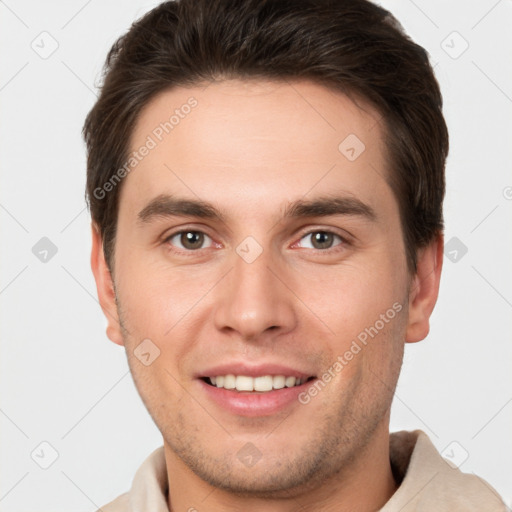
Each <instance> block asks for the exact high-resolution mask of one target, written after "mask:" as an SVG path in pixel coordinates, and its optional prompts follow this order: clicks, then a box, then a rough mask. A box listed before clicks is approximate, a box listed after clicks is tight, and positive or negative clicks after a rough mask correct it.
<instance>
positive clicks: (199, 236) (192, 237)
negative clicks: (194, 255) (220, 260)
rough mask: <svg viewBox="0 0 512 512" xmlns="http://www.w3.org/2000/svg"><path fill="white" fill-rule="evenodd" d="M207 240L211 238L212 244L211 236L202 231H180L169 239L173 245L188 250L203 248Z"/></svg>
mask: <svg viewBox="0 0 512 512" xmlns="http://www.w3.org/2000/svg"><path fill="white" fill-rule="evenodd" d="M206 240H209V242H210V245H209V246H211V238H210V237H209V236H208V235H205V234H204V233H202V232H201V231H180V232H179V233H175V234H174V235H172V236H170V237H169V238H168V239H167V241H168V242H169V243H170V244H171V245H174V246H176V247H178V248H179V249H185V250H187V251H194V250H197V249H203V248H204V247H203V245H204V243H205V241H206Z"/></svg>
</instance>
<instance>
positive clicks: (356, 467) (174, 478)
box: [164, 424, 397, 512]
mask: <svg viewBox="0 0 512 512" xmlns="http://www.w3.org/2000/svg"><path fill="white" fill-rule="evenodd" d="M164 447H165V459H166V465H167V473H168V483H169V495H168V506H169V510H170V511H171V512H177V511H181V510H183V511H185V510H186V511H201V510H208V511H209V512H231V511H237V510H244V511H245V512H263V511H264V512H295V511H297V510H298V509H300V510H301V512H307V511H315V512H316V511H318V512H330V511H337V512H345V511H346V512H348V511H350V512H370V511H375V510H378V509H380V508H381V507H383V506H384V504H385V503H386V502H387V501H388V500H389V498H390V497H391V496H392V495H393V493H394V492H395V491H396V489H397V484H396V482H395V480H394V478H393V474H392V470H391V465H390V461H389V431H388V425H387V424H386V425H385V429H384V428H381V429H380V430H379V431H376V432H375V435H374V436H373V437H372V439H371V440H370V442H369V443H367V445H366V446H365V448H364V449H362V450H361V451H360V452H359V453H357V455H356V457H354V460H353V461H352V462H351V463H350V466H349V467H344V468H342V470H341V471H340V472H338V473H337V474H335V475H333V476H332V477H331V478H329V479H328V480H324V481H323V482H321V483H320V484H318V485H315V486H313V487H311V488H304V487H302V488H301V489H294V490H292V491H290V492H289V493H287V497H285V498H283V497H279V498H275V499H272V498H265V499H264V498H260V497H250V496H249V497H248V496H239V495H235V494H232V493H230V492H228V491H226V490H223V489H218V488H215V487H213V486H211V485H210V484H208V483H207V482H205V481H204V480H202V479H201V478H199V477H198V476H197V475H195V474H194V473H193V472H192V471H191V470H190V469H189V468H188V467H187V466H186V465H185V464H184V463H183V461H182V460H181V459H180V458H179V457H177V456H176V454H175V453H174V452H173V451H172V450H171V448H170V447H169V445H168V444H167V443H164Z"/></svg>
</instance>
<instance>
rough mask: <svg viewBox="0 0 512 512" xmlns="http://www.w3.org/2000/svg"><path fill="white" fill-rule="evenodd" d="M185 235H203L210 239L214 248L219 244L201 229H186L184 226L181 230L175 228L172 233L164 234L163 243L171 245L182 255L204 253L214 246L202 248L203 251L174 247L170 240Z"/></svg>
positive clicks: (189, 227)
mask: <svg viewBox="0 0 512 512" xmlns="http://www.w3.org/2000/svg"><path fill="white" fill-rule="evenodd" d="M183 233H201V234H203V235H204V236H206V237H208V238H209V239H210V240H211V242H212V246H214V245H216V244H217V245H218V242H216V241H215V240H214V238H213V237H212V236H211V235H209V234H208V233H207V232H206V231H205V230H204V229H199V228H197V227H191V226H185V227H183V226H182V227H180V228H175V230H171V231H170V232H169V231H167V232H166V233H164V234H163V235H162V243H163V244H168V245H170V246H171V247H172V250H173V251H175V252H179V253H182V254H183V253H187V254H191V253H198V252H200V251H202V250H204V249H211V247H212V246H210V247H201V249H195V250H193V249H181V248H180V247H176V246H174V245H172V244H171V243H170V240H171V239H172V238H174V237H175V236H177V235H181V234H183Z"/></svg>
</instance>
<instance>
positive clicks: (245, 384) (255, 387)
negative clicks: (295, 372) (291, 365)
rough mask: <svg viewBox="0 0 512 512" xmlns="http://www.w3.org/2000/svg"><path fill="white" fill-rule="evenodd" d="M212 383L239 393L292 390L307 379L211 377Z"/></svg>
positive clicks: (241, 376)
mask: <svg viewBox="0 0 512 512" xmlns="http://www.w3.org/2000/svg"><path fill="white" fill-rule="evenodd" d="M209 379H210V382H211V383H212V384H213V385H214V386H217V387H218V388H225V389H236V390H237V391H271V390H272V389H282V388H284V387H287V388H291V387H293V386H299V385H300V384H302V383H303V382H306V380H307V379H306V378H303V379H298V378H296V377H285V376H284V375H274V376H272V375H263V376H261V377H249V376H247V375H231V374H230V375H217V376H216V377H209Z"/></svg>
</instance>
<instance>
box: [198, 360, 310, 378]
mask: <svg viewBox="0 0 512 512" xmlns="http://www.w3.org/2000/svg"><path fill="white" fill-rule="evenodd" d="M229 374H231V375H247V376H248V377H260V376H262V375H272V376H273V377H274V376H276V375H284V376H285V377H295V378H297V379H304V378H308V377H312V376H314V375H315V374H314V373H306V372H303V371H301V370H297V369H294V368H291V367H289V366H285V365H282V364H274V363H265V364H258V365H248V364H247V363H246V362H233V363H224V364H221V365H218V366H213V367H211V368H208V369H206V370H202V371H201V372H199V373H197V374H196V375H195V377H196V378H202V377H217V375H229Z"/></svg>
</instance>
